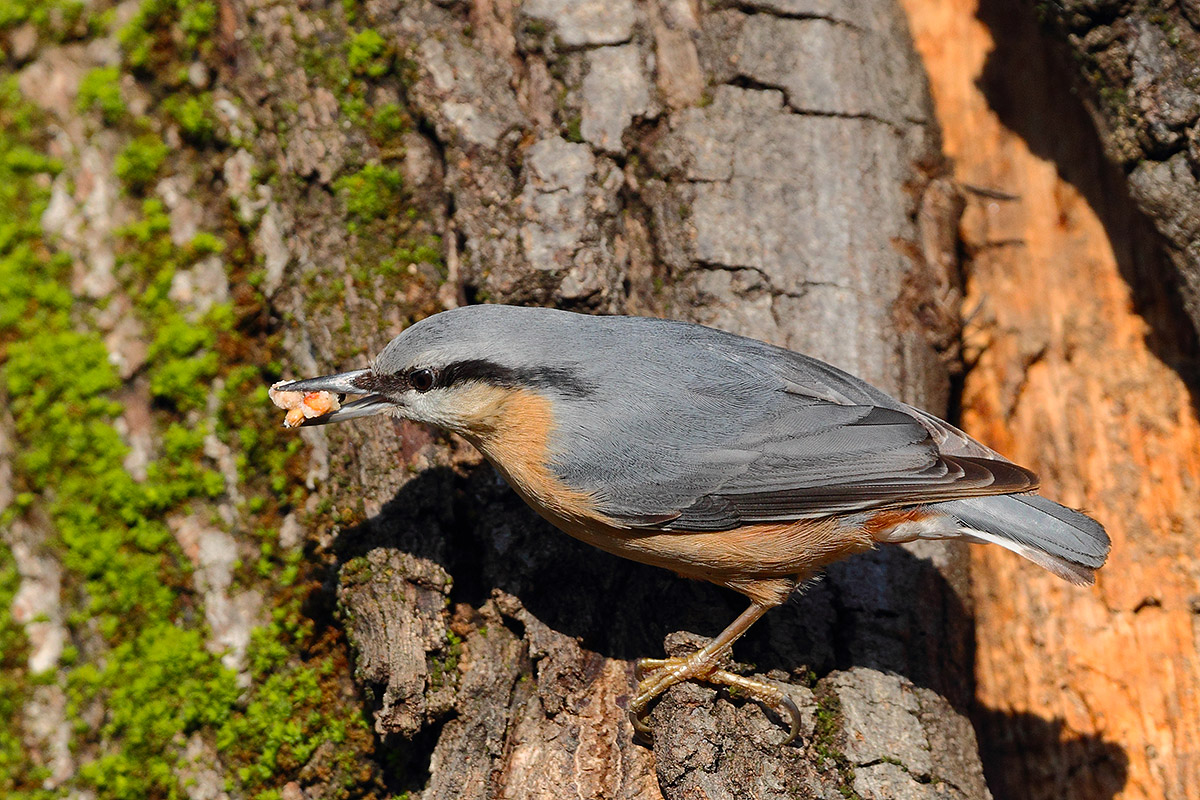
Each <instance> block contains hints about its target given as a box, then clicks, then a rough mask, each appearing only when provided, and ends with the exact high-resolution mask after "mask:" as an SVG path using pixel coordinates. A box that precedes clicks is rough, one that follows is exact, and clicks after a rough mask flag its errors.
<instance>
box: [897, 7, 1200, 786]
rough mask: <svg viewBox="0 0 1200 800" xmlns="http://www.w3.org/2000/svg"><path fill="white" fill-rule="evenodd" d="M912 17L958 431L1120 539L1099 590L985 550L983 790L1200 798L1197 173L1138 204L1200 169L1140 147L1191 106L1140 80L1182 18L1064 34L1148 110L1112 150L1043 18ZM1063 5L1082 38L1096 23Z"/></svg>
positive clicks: (1171, 84) (980, 634)
mask: <svg viewBox="0 0 1200 800" xmlns="http://www.w3.org/2000/svg"><path fill="white" fill-rule="evenodd" d="M905 5H906V7H907V9H908V12H909V17H910V21H911V24H912V27H913V31H914V36H915V38H916V41H917V47H918V49H919V50H920V51H921V52H922V54H923V55H924V57H925V59H926V63H927V65H928V68H929V72H930V75H931V83H932V90H933V95H934V98H935V104H936V108H937V112H938V119H939V121H940V122H941V124H942V127H943V130H944V132H945V142H946V152H947V154H948V155H949V156H950V157H951V158H952V159H953V160H954V163H955V171H954V175H955V178H956V179H957V180H958V181H959V182H960V183H961V184H962V185H964V186H966V187H968V192H967V207H966V211H965V213H964V215H963V218H962V219H963V224H962V229H961V230H962V237H963V244H964V247H965V249H966V251H967V252H968V253H969V254H970V258H969V260H968V263H967V266H966V273H967V276H968V279H967V301H966V305H967V308H968V309H973V310H972V311H969V312H968V313H969V315H970V319H971V324H970V325H969V326H968V329H967V331H966V334H965V336H964V340H965V345H966V355H967V359H968V363H970V364H971V365H972V366H971V368H970V370H969V371H968V373H967V375H966V379H965V390H964V396H963V409H964V411H963V422H964V425H965V427H966V429H967V430H968V431H970V432H972V433H974V434H975V435H977V436H979V437H980V438H982V439H983V440H984V441H988V442H990V443H992V444H994V445H996V446H998V447H999V449H1000V450H1001V452H1003V453H1005V454H1006V455H1008V456H1010V457H1012V458H1014V459H1015V460H1017V461H1018V462H1020V463H1023V464H1027V465H1029V466H1031V467H1033V468H1034V469H1035V470H1037V472H1038V473H1039V474H1040V475H1041V477H1042V479H1043V486H1044V487H1045V492H1046V493H1047V494H1048V495H1049V496H1051V497H1055V498H1057V499H1059V500H1061V501H1062V502H1065V503H1067V504H1071V505H1075V506H1079V507H1083V508H1087V509H1089V511H1090V512H1091V513H1093V514H1094V515H1095V517H1096V518H1097V519H1099V520H1101V521H1102V522H1103V523H1104V524H1105V525H1106V526H1107V527H1108V530H1109V532H1110V534H1111V535H1112V538H1113V542H1114V545H1113V555H1112V558H1111V560H1110V562H1109V564H1108V566H1106V567H1105V569H1104V570H1103V571H1101V572H1100V573H1099V578H1098V582H1097V587H1096V590H1095V591H1094V592H1080V591H1077V590H1071V589H1067V588H1066V587H1063V586H1061V585H1058V584H1056V582H1055V581H1053V580H1047V579H1046V578H1045V577H1044V576H1042V575H1039V574H1036V572H1035V571H1029V570H1024V569H1022V567H1021V566H1020V565H1018V564H1016V563H1014V562H1011V561H1009V560H1007V559H1005V558H1004V557H1003V556H1002V555H1001V554H998V553H994V552H990V551H988V550H986V549H980V550H978V551H976V552H974V553H973V555H972V566H973V567H974V569H973V571H972V574H973V576H974V587H975V589H974V597H975V603H976V622H977V626H976V642H977V649H976V681H977V687H978V688H977V696H978V702H979V708H978V710H977V713H976V723H977V728H978V730H979V731H980V735H981V740H982V742H983V751H984V763H985V768H986V774H987V776H988V779H989V785H990V786H991V788H992V790H993V791H994V792H995V793H996V795H997V797H1003V798H1097V797H1111V796H1120V797H1124V798H1195V797H1197V796H1198V794H1200V772H1198V771H1197V770H1198V768H1200V765H1198V763H1197V760H1196V755H1195V754H1196V750H1197V742H1198V741H1200V739H1198V737H1200V727H1197V726H1198V725H1200V708H1197V705H1196V686H1197V685H1198V684H1200V662H1198V661H1197V657H1196V654H1197V638H1196V637H1197V635H1198V634H1197V631H1198V630H1200V629H1198V628H1197V627H1196V621H1197V615H1196V611H1197V603H1196V599H1197V597H1198V596H1200V595H1198V590H1200V586H1198V583H1197V578H1196V575H1197V558H1196V552H1197V551H1196V542H1197V531H1198V530H1200V505H1198V504H1197V498H1198V497H1200V493H1198V491H1197V490H1198V489H1200V462H1198V461H1197V453H1198V452H1200V424H1198V421H1197V406H1196V394H1195V392H1196V389H1197V386H1196V382H1195V378H1196V375H1197V374H1200V373H1198V372H1197V371H1196V365H1197V361H1196V351H1195V349H1194V348H1193V346H1192V344H1191V342H1193V341H1194V339H1193V336H1192V330H1191V327H1192V326H1191V321H1190V320H1189V319H1188V317H1187V316H1186V315H1185V314H1182V313H1180V309H1181V303H1180V302H1179V300H1180V298H1179V296H1178V295H1177V294H1176V293H1175V290H1174V288H1173V286H1174V285H1182V286H1184V287H1186V286H1187V285H1188V281H1189V280H1191V278H1189V277H1188V272H1187V271H1188V270H1189V269H1190V270H1192V272H1193V273H1194V270H1195V267H1196V261H1195V255H1191V256H1185V252H1186V251H1187V250H1188V248H1189V247H1193V246H1194V244H1195V241H1196V237H1195V233H1194V232H1193V233H1192V234H1186V233H1185V232H1184V231H1182V230H1181V229H1177V228H1174V227H1172V226H1173V225H1174V223H1173V222H1172V221H1171V220H1178V219H1182V218H1184V217H1186V215H1187V214H1188V213H1191V212H1189V211H1188V209H1189V208H1190V209H1194V208H1195V207H1196V203H1197V201H1198V200H1197V198H1198V197H1200V195H1197V194H1196V193H1195V191H1194V184H1193V183H1192V179H1191V176H1190V173H1189V174H1188V175H1187V176H1183V177H1181V178H1180V179H1179V180H1177V181H1167V182H1165V183H1162V184H1158V190H1161V191H1162V192H1165V193H1166V194H1164V195H1162V196H1163V197H1166V195H1167V194H1169V195H1170V196H1171V197H1172V198H1173V199H1172V200H1171V201H1170V209H1169V213H1167V214H1162V213H1159V212H1158V211H1156V210H1155V208H1154V207H1153V205H1154V204H1153V198H1152V197H1151V196H1150V195H1147V194H1146V193H1145V188H1146V185H1145V183H1144V179H1146V178H1147V177H1149V176H1152V175H1159V176H1161V175H1163V174H1166V173H1172V174H1174V173H1173V171H1174V170H1176V169H1177V168H1178V167H1179V166H1180V165H1181V164H1183V163H1184V162H1185V160H1186V159H1187V158H1188V156H1187V155H1186V154H1185V153H1184V152H1183V143H1184V140H1183V139H1179V140H1176V142H1175V144H1176V145H1178V151H1177V153H1176V154H1174V155H1172V154H1169V153H1166V152H1163V151H1162V150H1160V149H1159V148H1158V147H1149V145H1148V142H1149V140H1147V139H1146V138H1145V136H1146V135H1148V131H1150V130H1151V129H1152V130H1153V131H1154V132H1155V135H1166V128H1163V127H1161V126H1160V125H1159V123H1157V122H1154V113H1152V109H1151V108H1150V106H1147V105H1145V104H1146V103H1149V102H1150V101H1151V99H1152V97H1153V96H1155V95H1156V94H1158V93H1169V92H1174V91H1177V90H1178V91H1183V90H1184V87H1183V86H1180V85H1179V84H1178V83H1177V82H1175V81H1173V80H1172V79H1170V75H1169V74H1167V73H1169V72H1170V70H1165V72H1164V73H1163V74H1162V75H1157V74H1156V75H1155V76H1153V77H1151V76H1149V75H1147V74H1145V73H1144V72H1143V69H1144V67H1145V66H1146V64H1147V63H1151V62H1153V63H1155V64H1157V65H1158V67H1162V66H1163V63H1164V62H1161V61H1157V59H1166V60H1167V61H1168V62H1169V61H1170V60H1171V59H1174V58H1176V57H1177V56H1178V55H1179V52H1171V51H1170V47H1166V49H1164V47H1163V46H1164V45H1165V42H1166V40H1165V39H1164V36H1165V35H1166V34H1165V28H1166V27H1169V26H1174V25H1176V23H1179V24H1180V27H1182V25H1183V24H1186V23H1183V22H1182V18H1181V17H1180V16H1179V15H1180V14H1181V13H1190V12H1187V11H1186V10H1187V9H1189V8H1190V7H1191V6H1189V5H1188V4H1186V3H1184V4H1180V5H1179V6H1178V7H1177V8H1174V9H1172V10H1170V11H1166V12H1161V13H1159V14H1148V12H1145V11H1132V12H1131V13H1130V15H1129V17H1128V18H1125V17H1124V16H1122V17H1120V18H1117V19H1113V18H1112V17H1111V15H1109V14H1108V12H1105V19H1107V20H1108V22H1107V23H1106V24H1105V25H1103V26H1097V27H1096V28H1095V29H1094V30H1093V32H1092V33H1088V34H1086V35H1085V34H1084V32H1083V31H1082V29H1080V28H1073V29H1074V30H1075V31H1076V35H1077V36H1078V37H1079V38H1073V39H1072V42H1073V44H1075V45H1079V46H1082V45H1084V44H1086V45H1087V47H1088V48H1089V49H1090V51H1091V55H1089V56H1088V59H1091V58H1093V57H1094V58H1097V59H1100V60H1102V61H1103V63H1106V64H1108V65H1109V66H1110V67H1111V66H1113V65H1114V64H1115V63H1117V61H1119V59H1116V54H1117V53H1118V52H1120V53H1123V55H1122V56H1121V58H1126V57H1129V58H1132V60H1133V62H1134V66H1133V67H1132V69H1133V73H1134V75H1135V78H1134V79H1133V80H1132V82H1131V83H1130V85H1129V93H1128V95H1126V96H1125V99H1124V100H1122V103H1123V104H1124V105H1126V106H1127V108H1128V109H1133V108H1142V109H1144V110H1145V115H1144V116H1141V115H1140V114H1139V115H1138V116H1139V119H1140V123H1139V124H1141V125H1143V126H1147V125H1148V126H1149V127H1148V128H1146V127H1144V128H1143V129H1142V130H1141V131H1140V132H1138V133H1137V134H1136V135H1135V134H1134V133H1133V131H1132V130H1131V129H1129V128H1125V129H1123V130H1124V133H1121V130H1119V129H1118V128H1116V127H1112V126H1109V127H1108V128H1107V129H1102V131H1101V132H1102V135H1103V137H1104V140H1105V143H1106V145H1107V146H1106V147H1102V146H1101V142H1100V141H1099V140H1098V139H1097V136H1096V133H1095V130H1094V129H1093V126H1092V123H1091V120H1089V119H1088V116H1087V114H1086V113H1085V110H1084V105H1085V104H1083V103H1080V101H1079V99H1078V98H1077V97H1076V96H1074V95H1073V94H1072V92H1071V91H1070V83H1069V81H1067V80H1064V77H1065V76H1069V75H1071V73H1072V72H1073V71H1074V70H1075V69H1076V67H1075V64H1074V62H1073V61H1072V59H1070V58H1065V57H1064V54H1063V53H1061V51H1060V50H1059V48H1057V47H1056V45H1055V43H1054V42H1053V40H1052V39H1051V38H1050V37H1048V36H1047V35H1046V31H1045V30H1044V29H1039V26H1038V25H1037V24H1036V22H1035V20H1034V19H1033V15H1032V14H1029V15H1027V16H1026V15H1023V14H1015V13H1013V11H1012V10H1011V9H1009V8H1008V7H1007V6H1006V7H1004V8H1000V7H999V4H997V3H989V2H982V3H978V4H977V3H975V2H960V3H952V4H945V3H936V4H935V3H929V2H924V0H906V2H905ZM1068 5H1071V4H1068ZM1071 7H1072V9H1073V10H1072V13H1071V14H1070V15H1067V16H1066V17H1065V18H1066V19H1068V20H1072V23H1071V24H1072V25H1080V24H1082V19H1083V17H1084V16H1086V15H1087V14H1091V13H1093V12H1092V11H1089V10H1086V9H1085V7H1084V5H1083V4H1075V5H1073V6H1071ZM1087 8H1091V7H1090V6H1089V7H1087ZM1044 11H1045V12H1046V13H1049V14H1051V15H1054V14H1058V13H1060V12H1061V6H1059V5H1055V4H1048V5H1046V6H1045V7H1044ZM1095 13H1096V14H1099V13H1100V12H1099V11H1096V12H1095ZM1149 17H1153V18H1156V19H1157V18H1158V17H1162V19H1160V20H1158V21H1157V22H1153V23H1151V22H1149V21H1147V20H1148V18H1149ZM1180 35H1181V36H1183V33H1182V30H1181V31H1180ZM1129 37H1132V38H1129ZM1185 38H1186V37H1185ZM1151 45H1153V46H1151ZM1181 46H1182V43H1181ZM1122 48H1129V49H1128V50H1123V49H1122ZM1101 51H1102V52H1103V53H1106V54H1107V55H1103V56H1102V55H1101ZM1110 58H1112V59H1116V60H1114V61H1110V60H1109V59H1110ZM1097 63H1099V62H1097ZM1139 63H1140V64H1141V66H1138V64H1139ZM1089 75H1092V76H1093V77H1095V73H1092V72H1091V71H1090V69H1089ZM1139 75H1140V77H1136V76H1139ZM1126 77H1127V78H1128V77H1129V76H1128V75H1127V76H1126ZM1122 91H1124V90H1122ZM1102 96H1104V94H1103V92H1102ZM1109 99H1110V100H1115V98H1114V97H1110V98H1109ZM1185 105H1186V104H1185ZM1183 107H1185V106H1179V107H1178V108H1183ZM1090 110H1091V111H1093V113H1099V111H1100V110H1101V109H1100V107H1098V106H1095V105H1091V108H1090ZM1166 111H1167V109H1166V108H1165V107H1162V108H1159V109H1158V112H1155V113H1166ZM1193 119H1194V116H1193ZM1131 121H1132V119H1128V120H1126V122H1131ZM1114 137H1116V138H1114ZM1118 140H1119V141H1125V142H1127V143H1129V144H1132V143H1133V142H1134V141H1137V142H1139V143H1141V144H1142V145H1146V146H1147V148H1148V149H1147V150H1145V151H1144V152H1143V155H1141V156H1133V160H1132V161H1129V162H1127V163H1125V164H1124V166H1125V167H1126V168H1127V170H1131V172H1130V173H1129V176H1128V177H1129V183H1128V184H1126V182H1125V176H1123V175H1121V173H1120V170H1118V169H1114V168H1112V167H1110V166H1109V165H1108V164H1106V163H1105V161H1104V150H1105V149H1107V150H1108V151H1109V152H1110V153H1111V152H1113V147H1114V144H1115V142H1116V141H1118ZM1163 144H1164V146H1165V140H1164V142H1163ZM1139 146H1140V145H1139ZM1125 152H1126V156H1123V158H1124V157H1127V156H1129V154H1130V153H1132V152H1133V151H1125ZM1150 153H1154V155H1153V156H1151V155H1150ZM1184 172H1187V169H1186V167H1185V168H1184ZM1155 180H1158V179H1157V178H1156V179H1155ZM1156 191H1157V190H1156ZM1130 195H1132V199H1131V197H1130ZM1138 207H1140V208H1141V209H1143V210H1144V211H1145V212H1146V213H1149V214H1151V220H1150V221H1147V220H1146V219H1145V218H1144V217H1142V216H1141V214H1139V210H1138ZM1164 210H1167V209H1165V208H1163V209H1159V211H1164ZM1155 228H1157V229H1158V235H1156V232H1155V230H1154V229H1155ZM1180 235H1182V236H1184V238H1185V239H1187V238H1188V237H1189V236H1190V239H1188V241H1187V242H1184V241H1183V239H1180V238H1178V237H1179V236H1180ZM1160 236H1161V237H1163V238H1160ZM1163 244H1165V245H1166V247H1165V250H1166V258H1164V254H1163V249H1164V248H1163ZM1193 250H1194V247H1193ZM1181 257H1182V260H1181ZM1189 259H1190V260H1189ZM1172 263H1173V264H1174V265H1175V266H1176V267H1178V268H1179V269H1180V270H1181V273H1180V274H1181V275H1182V278H1181V279H1180V281H1179V283H1178V284H1177V283H1176V281H1175V280H1172V278H1171V275H1170V272H1171V269H1172V267H1171V264H1172ZM1193 291H1194V290H1193ZM1184 297H1185V298H1187V297H1188V295H1187V294H1186V293H1185V295H1184ZM1188 303H1189V304H1191V306H1190V308H1191V311H1192V313H1193V314H1194V312H1195V308H1194V297H1192V299H1190V300H1188Z"/></svg>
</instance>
